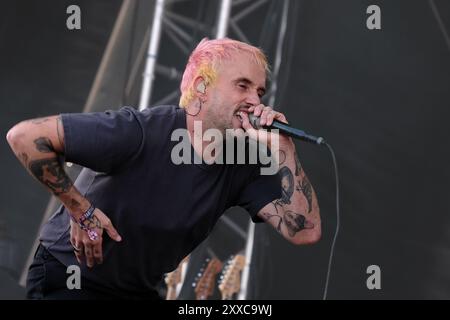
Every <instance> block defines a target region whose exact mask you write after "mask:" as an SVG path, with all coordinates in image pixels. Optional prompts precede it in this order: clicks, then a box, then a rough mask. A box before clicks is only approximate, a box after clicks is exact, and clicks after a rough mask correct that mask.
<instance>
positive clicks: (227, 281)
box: [219, 254, 245, 300]
mask: <svg viewBox="0 0 450 320" xmlns="http://www.w3.org/2000/svg"><path fill="white" fill-rule="evenodd" d="M244 266H245V257H244V256H243V255H242V254H237V255H235V256H231V258H230V259H229V260H228V262H227V263H226V265H225V267H224V270H223V272H222V275H221V277H220V282H219V290H220V292H221V294H222V300H231V299H232V298H233V295H234V294H236V293H238V292H239V290H240V289H241V271H242V269H244Z"/></svg>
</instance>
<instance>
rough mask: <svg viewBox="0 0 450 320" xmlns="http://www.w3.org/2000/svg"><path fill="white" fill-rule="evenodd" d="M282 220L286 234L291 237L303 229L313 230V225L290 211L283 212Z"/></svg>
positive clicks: (302, 216)
mask: <svg viewBox="0 0 450 320" xmlns="http://www.w3.org/2000/svg"><path fill="white" fill-rule="evenodd" d="M283 220H284V224H285V225H286V229H287V231H288V234H289V235H290V236H291V237H293V236H295V234H296V233H297V232H299V231H302V230H304V229H312V228H314V224H313V223H311V222H309V221H307V220H306V218H305V216H304V215H302V214H299V213H295V212H292V211H290V210H286V211H285V212H284V217H283Z"/></svg>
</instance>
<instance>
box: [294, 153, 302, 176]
mask: <svg viewBox="0 0 450 320" xmlns="http://www.w3.org/2000/svg"><path fill="white" fill-rule="evenodd" d="M294 158H295V176H296V177H298V176H299V174H300V172H302V170H303V168H302V165H301V164H300V160H299V159H298V156H297V152H296V151H294Z"/></svg>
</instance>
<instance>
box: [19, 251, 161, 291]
mask: <svg viewBox="0 0 450 320" xmlns="http://www.w3.org/2000/svg"><path fill="white" fill-rule="evenodd" d="M66 271H67V267H66V266H65V265H64V264H62V263H61V262H59V260H57V259H56V258H55V257H53V256H52V255H51V254H50V252H48V251H47V249H45V247H44V246H42V245H39V247H38V249H37V250H36V253H35V255H34V260H33V263H32V264H31V265H30V268H29V270H28V277H27V284H26V289H27V296H26V297H27V299H45V300H110V299H137V300H161V297H160V296H159V295H158V293H157V292H156V291H154V292H149V293H148V294H147V293H146V294H145V295H142V294H139V295H133V294H128V293H127V294H125V293H123V292H114V291H112V290H109V289H105V288H104V287H101V286H99V285H97V284H95V283H93V282H91V281H89V280H87V279H86V278H83V277H82V278H81V289H72V290H70V289H68V288H67V284H66V281H67V277H68V276H69V274H67V273H66Z"/></svg>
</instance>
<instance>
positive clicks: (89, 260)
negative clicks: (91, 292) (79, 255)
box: [84, 242, 94, 268]
mask: <svg viewBox="0 0 450 320" xmlns="http://www.w3.org/2000/svg"><path fill="white" fill-rule="evenodd" d="M84 255H85V257H86V264H87V266H88V267H89V268H92V267H93V266H94V255H93V250H92V244H90V243H89V242H86V243H85V244H84Z"/></svg>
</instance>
